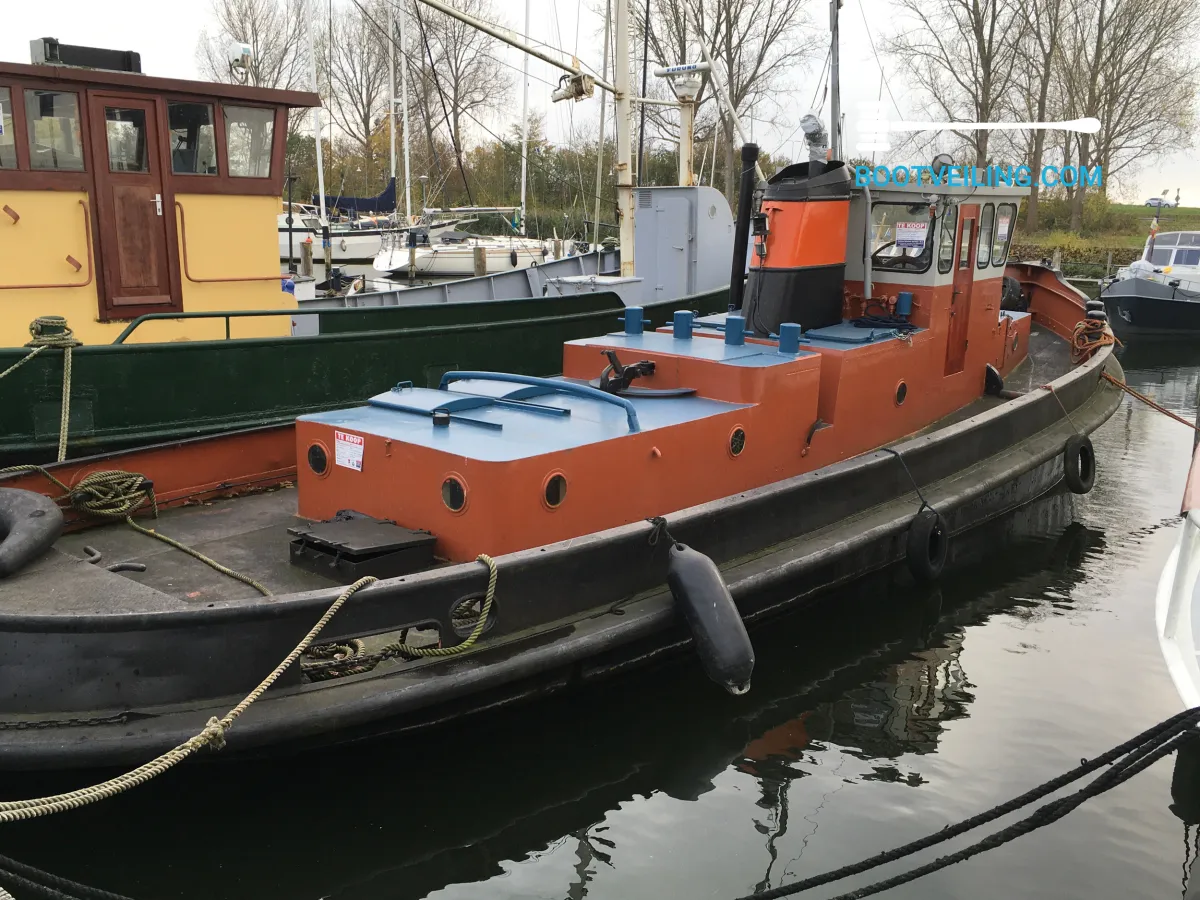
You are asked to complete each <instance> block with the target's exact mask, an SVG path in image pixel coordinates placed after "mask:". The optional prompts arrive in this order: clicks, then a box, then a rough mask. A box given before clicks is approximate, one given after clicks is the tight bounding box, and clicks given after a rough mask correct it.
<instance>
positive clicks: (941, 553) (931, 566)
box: [905, 506, 950, 584]
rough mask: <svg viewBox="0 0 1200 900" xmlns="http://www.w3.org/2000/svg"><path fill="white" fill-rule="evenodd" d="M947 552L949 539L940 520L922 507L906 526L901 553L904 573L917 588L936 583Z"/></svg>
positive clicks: (931, 510)
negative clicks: (906, 564) (905, 560)
mask: <svg viewBox="0 0 1200 900" xmlns="http://www.w3.org/2000/svg"><path fill="white" fill-rule="evenodd" d="M949 550H950V541H949V536H948V535H947V534H946V529H945V528H944V527H943V526H942V517H941V516H940V515H938V514H937V512H936V511H934V510H933V509H931V508H930V507H928V506H925V507H922V508H921V510H920V511H919V512H918V513H917V514H916V516H915V517H914V518H913V520H912V523H911V524H910V525H909V526H908V548H907V549H906V551H905V558H906V559H907V561H908V570H909V571H910V572H912V576H913V578H914V579H915V580H916V581H917V583H918V584H930V583H932V582H934V581H937V579H938V576H940V575H941V574H942V569H943V568H945V566H946V555H947V553H948V552H949Z"/></svg>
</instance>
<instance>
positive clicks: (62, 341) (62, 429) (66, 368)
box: [0, 316, 82, 462]
mask: <svg viewBox="0 0 1200 900" xmlns="http://www.w3.org/2000/svg"><path fill="white" fill-rule="evenodd" d="M29 333H30V334H31V335H32V336H33V339H32V340H31V341H30V342H29V343H28V344H26V345H25V346H26V347H32V348H33V350H32V351H31V352H30V353H27V354H26V355H25V356H23V357H21V359H19V360H17V361H16V362H15V363H13V364H12V365H11V366H9V367H8V368H7V369H5V370H4V371H3V372H0V378H4V376H6V375H8V374H10V373H12V372H15V371H16V370H17V369H19V368H21V366H23V365H25V363H27V362H29V361H30V360H31V359H33V358H34V357H35V356H37V355H38V354H39V353H41V352H42V351H43V350H47V349H49V348H51V347H56V348H58V349H60V350H62V352H63V377H62V416H61V418H60V419H59V423H58V461H59V462H62V461H63V460H64V459H66V458H67V430H68V428H67V425H68V420H69V419H70V417H71V350H72V349H74V348H75V347H79V346H81V344H82V341H78V340H76V339H75V332H74V331H72V330H71V329H70V328H69V327H68V326H67V320H66V319H64V318H63V317H62V316H38V317H37V318H36V319H34V320H33V321H32V322H30V323H29Z"/></svg>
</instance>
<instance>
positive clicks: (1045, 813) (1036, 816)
mask: <svg viewBox="0 0 1200 900" xmlns="http://www.w3.org/2000/svg"><path fill="white" fill-rule="evenodd" d="M1197 725H1200V708H1197V709H1189V710H1186V711H1184V712H1181V713H1178V714H1177V715H1174V716H1172V717H1171V718H1169V719H1167V720H1166V721H1165V722H1161V723H1159V724H1158V725H1155V726H1153V727H1152V728H1148V729H1146V730H1145V731H1143V732H1142V733H1141V734H1139V735H1137V736H1135V737H1133V738H1131V739H1129V740H1128V741H1125V743H1123V744H1119V745H1118V746H1116V747H1113V748H1112V749H1111V750H1109V751H1108V752H1106V753H1103V754H1101V755H1100V756H1097V757H1095V758H1094V759H1091V760H1083V761H1082V762H1081V763H1080V764H1079V765H1078V766H1076V767H1075V768H1074V769H1072V770H1071V771H1069V772H1066V773H1064V774H1062V775H1060V776H1058V777H1057V778H1053V779H1051V780H1050V781H1047V782H1045V783H1044V784H1041V785H1038V786H1037V787H1035V788H1033V789H1032V790H1029V791H1026V792H1025V793H1024V794H1021V795H1020V796H1019V797H1014V798H1013V799H1012V800H1009V801H1008V802H1006V803H1002V804H1000V805H999V806H995V807H993V808H992V809H989V810H987V811H986V812H983V813H980V814H979V815H977V816H972V817H971V818H969V819H965V820H963V821H962V822H959V823H957V824H955V825H950V826H947V827H946V828H943V829H942V830H941V831H937V832H934V833H933V834H930V835H926V836H925V837H923V838H921V839H919V840H916V841H913V842H911V843H909V844H904V845H903V846H901V847H897V848H895V849H894V850H888V851H886V852H884V853H879V854H876V855H875V856H872V857H870V858H868V859H864V860H862V861H861V862H857V863H852V864H851V865H848V866H842V867H841V868H840V869H834V870H833V871H830V872H826V873H824V874H823V875H814V876H812V877H811V878H805V879H803V880H801V881H797V882H793V883H792V884H785V885H780V886H779V887H776V888H772V889H771V890H767V891H760V892H759V893H757V894H748V895H746V896H744V897H741V898H739V900H775V898H778V897H789V896H792V895H794V894H799V893H801V892H803V891H808V890H811V889H812V888H815V887H820V886H821V885H824V884H829V883H830V882H832V881H841V880H842V879H843V878H849V877H850V876H852V875H860V874H862V873H863V872H868V871H870V870H871V869H875V868H877V867H879V866H882V865H885V864H887V863H890V862H895V861H896V860H898V859H903V858H904V857H906V856H911V855H912V854H913V853H917V852H919V851H921V850H927V849H928V848H930V847H934V846H936V845H938V844H941V843H943V842H945V841H948V840H950V839H951V838H955V837H958V836H959V835H960V834H964V833H966V832H968V831H971V830H972V829H975V828H978V827H979V826H981V825H985V824H987V823H988V822H992V821H994V820H996V819H998V818H1000V817H1002V816H1006V815H1008V814H1009V813H1012V812H1016V811H1017V810H1019V809H1022V808H1024V807H1026V806H1029V805H1030V804H1032V803H1035V802H1036V801H1038V800H1041V799H1042V798H1044V797H1046V796H1048V795H1050V794H1052V793H1054V792H1055V791H1057V790H1059V789H1061V788H1063V787H1066V786H1067V785H1069V784H1071V783H1073V782H1075V781H1078V780H1079V779H1080V778H1083V777H1084V776H1086V775H1089V774H1091V773H1092V772H1095V771H1097V770H1098V769H1101V768H1103V767H1105V766H1109V765H1111V768H1110V769H1109V770H1108V771H1106V772H1105V773H1104V774H1102V775H1100V776H1099V777H1098V778H1096V780H1095V781H1093V782H1091V783H1090V784H1088V785H1086V786H1085V787H1083V788H1081V789H1080V790H1078V791H1076V792H1075V793H1073V794H1068V795H1067V796H1065V797H1062V798H1060V799H1058V800H1053V801H1051V802H1050V803H1047V804H1045V805H1044V806H1041V807H1039V808H1037V809H1036V810H1034V812H1033V813H1032V814H1031V815H1029V816H1028V817H1026V818H1024V819H1022V820H1021V821H1019V822H1016V823H1014V824H1012V825H1010V826H1008V827H1007V828H1003V829H1001V830H1000V831H997V832H996V833H995V834H992V835H990V836H989V837H987V838H984V839H983V840H981V841H978V842H977V843H975V844H972V845H970V846H969V847H964V848H963V849H962V850H959V851H958V852H956V853H952V854H950V855H948V856H942V857H939V858H938V859H936V860H934V861H933V862H930V863H927V864H925V865H923V866H918V867H917V868H915V869H911V870H909V871H908V872H903V873H901V874H899V875H896V876H894V877H892V878H888V879H886V880H884V881H879V882H876V883H874V884H870V885H867V886H866V887H862V888H859V889H857V890H854V891H850V892H849V893H846V894H840V895H838V896H837V897H834V898H832V900H859V898H862V897H869V896H871V895H872V894H878V893H881V892H882V891H886V890H890V889H891V888H894V887H899V886H900V885H902V884H907V883H908V882H910V881H915V880H917V879H918V878H921V877H923V876H925V875H928V874H930V873H932V872H936V871H938V870H939V869H944V868H946V867H947V866H952V865H954V864H955V863H959V862H962V861H964V860H967V859H970V858H971V857H972V856H977V855H978V854H980V853H984V852H986V851H988V850H993V849H995V848H996V847H999V846H1001V845H1002V844H1006V843H1008V842H1009V841H1012V840H1015V839H1016V838H1018V837H1021V836H1022V835H1024V834H1028V833H1029V832H1031V831H1034V830H1036V829H1038V828H1041V827H1043V826H1045V825H1049V824H1050V823H1051V822H1056V821H1058V820H1059V819H1061V818H1062V817H1063V816H1065V815H1067V814H1068V813H1069V812H1071V811H1072V810H1074V809H1076V808H1077V807H1079V806H1080V805H1081V804H1082V803H1083V802H1084V801H1085V800H1088V799H1090V798H1091V797H1095V796H1098V795H1100V794H1102V793H1104V792H1105V791H1109V790H1112V788H1114V787H1116V786H1117V785H1119V784H1124V783H1125V782H1126V781H1128V780H1129V779H1131V778H1133V776H1135V775H1137V774H1138V773H1139V772H1141V771H1143V770H1144V769H1146V768H1148V767H1149V766H1151V765H1152V764H1154V763H1155V762H1157V761H1158V760H1160V759H1162V758H1163V757H1164V756H1168V755H1170V754H1171V753H1173V752H1174V751H1175V750H1177V749H1178V748H1179V747H1180V746H1181V745H1182V744H1184V743H1185V742H1187V741H1190V740H1194V739H1195V736H1194V734H1192V732H1193V730H1194V729H1195V728H1196V726H1197Z"/></svg>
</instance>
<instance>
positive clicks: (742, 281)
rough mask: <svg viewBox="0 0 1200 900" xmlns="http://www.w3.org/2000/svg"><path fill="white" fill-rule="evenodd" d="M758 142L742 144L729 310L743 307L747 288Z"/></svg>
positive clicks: (734, 310) (733, 310)
mask: <svg viewBox="0 0 1200 900" xmlns="http://www.w3.org/2000/svg"><path fill="white" fill-rule="evenodd" d="M757 163H758V144H742V181H741V186H740V187H739V188H738V214H737V227H736V228H735V229H734V232H733V270H732V271H731V272H730V273H729V312H737V311H738V310H740V309H741V308H742V295H743V294H744V293H745V290H746V252H747V249H748V247H749V245H750V216H751V214H752V213H753V212H754V187H755V183H754V176H755V172H754V168H755V166H756V165H757Z"/></svg>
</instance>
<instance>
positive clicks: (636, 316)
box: [617, 306, 646, 334]
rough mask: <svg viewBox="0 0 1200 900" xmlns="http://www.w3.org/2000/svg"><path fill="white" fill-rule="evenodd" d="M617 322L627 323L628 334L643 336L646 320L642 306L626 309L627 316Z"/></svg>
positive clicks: (626, 330)
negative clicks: (643, 316)
mask: <svg viewBox="0 0 1200 900" xmlns="http://www.w3.org/2000/svg"><path fill="white" fill-rule="evenodd" d="M617 321H619V322H624V323H625V333H626V334H641V333H642V331H643V330H644V328H645V325H646V322H645V320H644V319H643V318H642V308H641V307H640V306H630V307H628V308H626V310H625V315H623V316H618V317H617Z"/></svg>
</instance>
